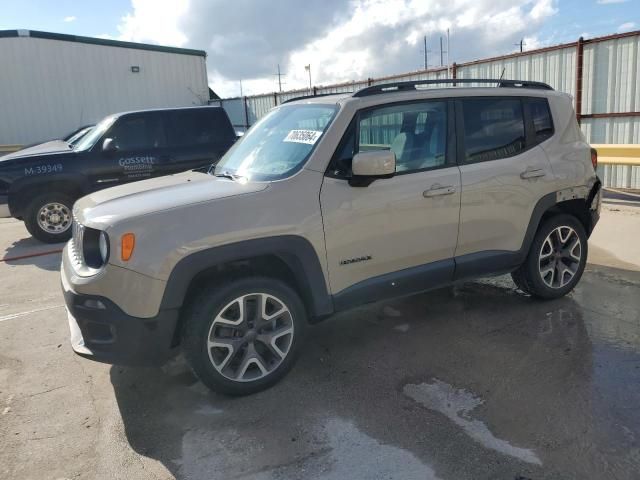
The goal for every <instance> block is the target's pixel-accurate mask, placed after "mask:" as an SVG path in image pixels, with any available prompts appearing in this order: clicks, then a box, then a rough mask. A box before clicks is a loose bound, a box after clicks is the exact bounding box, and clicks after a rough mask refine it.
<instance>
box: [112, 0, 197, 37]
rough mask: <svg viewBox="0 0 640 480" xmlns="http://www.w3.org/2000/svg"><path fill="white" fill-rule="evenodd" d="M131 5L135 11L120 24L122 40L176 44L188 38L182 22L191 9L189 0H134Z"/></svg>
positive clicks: (119, 29) (127, 15) (123, 18)
mask: <svg viewBox="0 0 640 480" xmlns="http://www.w3.org/2000/svg"><path fill="white" fill-rule="evenodd" d="M131 5H132V8H133V11H132V12H131V13H127V14H126V15H125V16H124V17H122V20H121V22H120V24H119V25H118V31H119V32H120V35H119V36H118V38H119V39H120V40H127V41H130V42H148V43H157V44H161V45H171V46H176V47H181V46H183V45H184V44H185V43H186V42H187V40H188V39H187V36H186V35H185V34H184V33H183V32H182V31H181V30H180V28H179V27H178V23H179V21H180V19H181V18H182V17H183V16H184V15H185V14H187V12H188V11H189V1H188V0H132V1H131Z"/></svg>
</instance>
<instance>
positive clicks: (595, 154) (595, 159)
mask: <svg viewBox="0 0 640 480" xmlns="http://www.w3.org/2000/svg"><path fill="white" fill-rule="evenodd" d="M591 165H593V169H594V170H595V169H596V168H598V151H597V150H596V149H595V148H592V149H591Z"/></svg>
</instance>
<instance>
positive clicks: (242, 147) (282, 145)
mask: <svg viewBox="0 0 640 480" xmlns="http://www.w3.org/2000/svg"><path fill="white" fill-rule="evenodd" d="M336 111H337V107H336V106H334V105H308V104H307V105H295V104H294V105H285V106H282V107H280V108H277V109H275V110H272V111H271V112H270V113H269V114H268V115H266V116H265V117H263V118H262V119H260V121H259V122H258V123H256V124H255V125H254V126H253V127H251V129H250V130H249V131H248V132H247V133H246V134H245V135H244V136H243V137H242V139H241V140H239V141H238V142H237V143H236V144H235V145H234V146H233V147H232V148H231V149H230V150H229V151H228V152H227V153H226V154H225V155H224V156H223V157H222V159H221V160H220V161H219V162H218V164H217V165H216V168H215V174H216V175H225V176H230V177H241V178H244V179H246V180H249V181H251V180H255V181H272V180H281V179H283V178H286V177H288V176H291V175H293V174H294V173H295V172H297V171H298V170H300V169H301V168H302V167H303V166H304V164H305V162H306V161H307V159H308V158H309V156H310V155H311V152H313V149H314V147H315V145H316V144H317V143H318V141H319V140H320V138H321V137H322V135H323V134H324V132H325V131H326V130H327V128H328V127H329V125H330V124H331V122H332V121H333V118H334V116H335V114H336Z"/></svg>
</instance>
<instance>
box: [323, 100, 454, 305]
mask: <svg viewBox="0 0 640 480" xmlns="http://www.w3.org/2000/svg"><path fill="white" fill-rule="evenodd" d="M450 110H452V105H450V103H449V102H448V101H446V100H438V101H421V102H412V103H404V104H394V105H391V106H388V105H387V106H384V107H376V108H373V109H367V110H364V111H362V112H360V113H359V114H358V115H357V116H356V118H355V119H354V122H353V123H352V125H351V127H350V129H349V131H348V132H347V134H346V136H345V138H344V139H343V141H342V143H341V145H340V146H339V148H338V150H337V151H336V154H335V156H334V158H333V160H332V163H331V165H330V167H329V171H328V172H327V176H326V177H325V179H324V182H323V185H322V191H321V194H320V203H321V208H322V218H323V222H324V231H325V241H326V248H327V259H328V269H329V280H330V286H331V290H332V293H333V294H334V295H336V298H337V300H336V304H337V305H336V306H337V307H338V308H340V307H341V306H342V305H341V300H340V298H345V302H346V304H345V305H344V306H348V305H347V304H348V303H349V300H348V299H351V300H353V302H352V303H360V302H362V301H367V300H370V299H369V298H363V297H362V295H371V294H372V293H373V295H378V294H379V295H382V296H395V295H397V294H407V293H413V292H414V291H419V290H426V289H428V288H429V287H430V286H434V285H435V284H438V283H446V282H448V281H450V280H451V278H452V276H453V268H454V263H453V255H454V251H455V247H456V239H457V235H458V217H459V213H460V171H459V169H458V167H457V166H456V165H455V156H454V152H453V151H452V150H453V149H452V148H450V147H449V146H452V145H453V137H452V135H453V133H452V131H453V118H452V115H451V113H450ZM375 149H390V150H392V151H393V152H394V153H395V155H396V175H395V176H394V177H393V178H390V179H379V180H376V181H374V182H373V183H371V184H370V185H369V186H367V187H352V186H350V185H349V183H348V177H349V175H350V165H351V159H352V158H353V155H354V154H355V153H357V152H359V151H365V150H375ZM432 283H433V284H434V285H431V284H432ZM376 286H377V287H378V288H376ZM372 287H373V288H372ZM367 292H368V293H367ZM378 298H379V296H378ZM373 299H377V298H373Z"/></svg>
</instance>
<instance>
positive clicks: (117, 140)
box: [91, 112, 171, 189]
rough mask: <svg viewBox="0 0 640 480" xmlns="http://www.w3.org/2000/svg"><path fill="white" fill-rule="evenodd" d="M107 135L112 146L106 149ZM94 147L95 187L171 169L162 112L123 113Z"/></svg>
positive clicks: (138, 178)
mask: <svg viewBox="0 0 640 480" xmlns="http://www.w3.org/2000/svg"><path fill="white" fill-rule="evenodd" d="M108 138H110V139H111V149H107V150H103V148H102V146H103V144H104V141H105V140H106V139H108ZM93 150H94V151H93V152H92V153H93V154H94V155H95V156H96V158H95V159H94V165H95V168H94V169H92V171H93V175H91V177H92V180H93V183H94V188H96V189H99V188H105V187H109V186H113V185H117V184H119V183H126V182H133V181H136V180H142V179H144V178H150V177H156V176H160V175H166V174H168V173H171V172H170V169H169V168H168V164H169V158H170V154H169V151H168V149H167V141H166V135H165V129H164V122H163V115H162V112H144V113H133V114H126V115H122V116H120V117H119V118H118V119H117V120H116V122H115V123H114V124H113V125H112V126H111V128H110V129H109V130H108V131H107V132H106V133H105V134H104V135H103V137H102V139H101V140H100V141H99V142H98V143H97V144H96V146H95V148H94V149H93ZM94 152H95V153H94Z"/></svg>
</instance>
